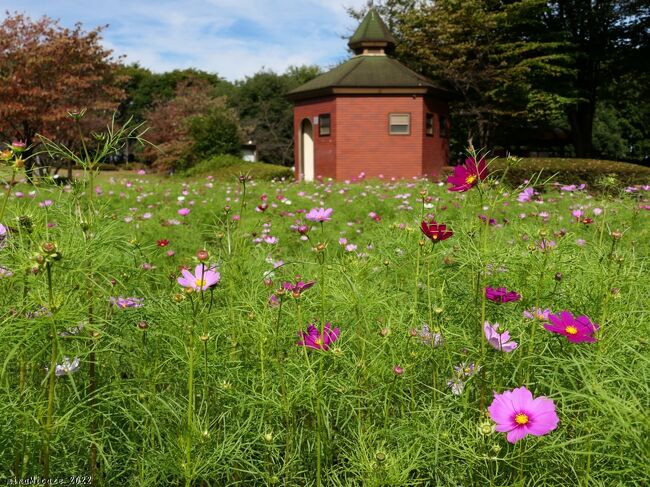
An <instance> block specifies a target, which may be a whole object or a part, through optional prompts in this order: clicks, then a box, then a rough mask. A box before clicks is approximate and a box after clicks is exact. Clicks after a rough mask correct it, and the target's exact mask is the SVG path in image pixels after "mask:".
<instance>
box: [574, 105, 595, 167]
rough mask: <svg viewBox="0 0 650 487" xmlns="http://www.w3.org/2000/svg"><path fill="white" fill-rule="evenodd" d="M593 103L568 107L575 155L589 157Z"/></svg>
mask: <svg viewBox="0 0 650 487" xmlns="http://www.w3.org/2000/svg"><path fill="white" fill-rule="evenodd" d="M595 108H596V106H595V103H592V102H585V103H578V104H577V105H573V106H572V107H570V108H569V112H568V115H569V123H570V124H571V138H572V140H573V146H574V148H575V151H576V156H577V157H591V155H592V149H593V146H592V135H593V129H594V112H595Z"/></svg>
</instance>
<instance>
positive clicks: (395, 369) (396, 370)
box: [393, 365, 404, 376]
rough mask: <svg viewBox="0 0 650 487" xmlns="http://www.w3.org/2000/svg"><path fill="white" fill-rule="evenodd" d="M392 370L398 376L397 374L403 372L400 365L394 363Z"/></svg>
mask: <svg viewBox="0 0 650 487" xmlns="http://www.w3.org/2000/svg"><path fill="white" fill-rule="evenodd" d="M393 372H394V373H395V375H398V376H399V375H402V374H403V373H404V369H403V368H402V367H400V366H399V365H396V366H395V367H393Z"/></svg>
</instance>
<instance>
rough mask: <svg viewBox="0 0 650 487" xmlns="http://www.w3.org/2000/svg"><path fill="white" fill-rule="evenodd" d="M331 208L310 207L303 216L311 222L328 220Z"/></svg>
mask: <svg viewBox="0 0 650 487" xmlns="http://www.w3.org/2000/svg"><path fill="white" fill-rule="evenodd" d="M333 211H334V210H333V209H332V208H327V209H325V208H312V209H311V210H310V211H309V213H307V214H306V215H305V218H307V220H309V221H311V222H321V223H322V222H328V221H330V220H331V219H332V218H331V216H332V212H333Z"/></svg>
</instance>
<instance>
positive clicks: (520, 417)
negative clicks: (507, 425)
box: [515, 413, 528, 426]
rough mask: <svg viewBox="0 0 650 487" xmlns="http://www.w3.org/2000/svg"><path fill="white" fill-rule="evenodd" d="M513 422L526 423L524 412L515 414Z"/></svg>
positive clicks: (526, 417) (526, 418)
mask: <svg viewBox="0 0 650 487" xmlns="http://www.w3.org/2000/svg"><path fill="white" fill-rule="evenodd" d="M515 423H517V424H518V425H521V426H523V425H525V424H527V423H528V416H527V415H526V414H524V413H519V414H518V415H517V416H515Z"/></svg>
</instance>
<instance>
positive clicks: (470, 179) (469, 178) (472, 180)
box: [465, 174, 476, 184]
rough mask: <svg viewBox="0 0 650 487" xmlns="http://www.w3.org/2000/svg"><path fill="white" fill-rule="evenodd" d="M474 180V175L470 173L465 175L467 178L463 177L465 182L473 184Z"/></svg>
mask: <svg viewBox="0 0 650 487" xmlns="http://www.w3.org/2000/svg"><path fill="white" fill-rule="evenodd" d="M474 181H476V176H475V175H474V174H470V175H469V176H467V178H466V179H465V182H466V183H467V184H473V183H474Z"/></svg>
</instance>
